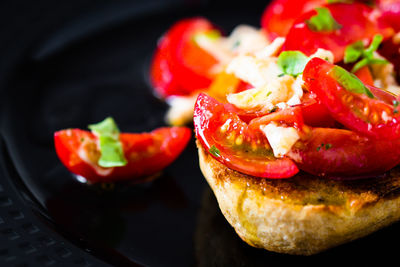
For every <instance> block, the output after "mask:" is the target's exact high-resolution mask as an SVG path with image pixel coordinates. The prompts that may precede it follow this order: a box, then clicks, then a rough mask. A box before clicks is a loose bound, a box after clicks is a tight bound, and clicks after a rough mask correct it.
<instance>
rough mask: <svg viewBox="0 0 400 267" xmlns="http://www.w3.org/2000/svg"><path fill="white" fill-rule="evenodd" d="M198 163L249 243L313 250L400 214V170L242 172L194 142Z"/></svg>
mask: <svg viewBox="0 0 400 267" xmlns="http://www.w3.org/2000/svg"><path fill="white" fill-rule="evenodd" d="M197 145H198V151H199V160H200V168H201V170H202V172H203V174H204V176H205V178H206V179H207V181H208V183H209V185H210V186H211V188H212V190H213V191H214V194H215V195H216V198H217V200H218V204H219V207H220V209H221V211H222V213H223V214H224V216H225V218H226V219H227V220H228V222H229V223H230V224H231V225H232V226H233V227H234V229H235V230H236V232H237V234H238V235H239V236H240V237H241V238H242V239H243V240H244V241H245V242H247V243H248V244H249V245H251V246H254V247H259V248H264V249H267V250H270V251H275V252H280V253H287V254H295V255H311V254H316V253H318V252H321V251H323V250H326V249H328V248H331V247H334V246H337V245H339V244H342V243H345V242H349V241H351V240H354V239H357V238H360V237H363V236H366V235H368V234H370V233H372V232H374V231H376V230H378V229H380V228H382V227H384V226H387V225H389V224H391V223H393V222H395V221H397V220H399V218H400V169H398V168H395V169H393V170H392V171H391V172H390V173H389V174H388V175H387V176H385V177H380V178H373V179H364V180H354V181H338V180H331V179H326V178H325V179H324V178H320V177H315V176H312V175H309V174H306V173H300V174H298V175H296V176H295V177H293V178H290V179H263V178H257V177H253V176H249V175H245V174H242V173H240V172H237V171H235V170H232V169H229V168H227V167H226V166H225V165H223V164H221V163H219V162H218V161H216V160H215V159H214V158H213V157H212V156H210V155H209V154H208V153H207V152H206V151H205V150H204V148H203V147H202V146H201V145H200V144H199V143H198V144H197Z"/></svg>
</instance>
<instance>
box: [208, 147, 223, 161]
mask: <svg viewBox="0 0 400 267" xmlns="http://www.w3.org/2000/svg"><path fill="white" fill-rule="evenodd" d="M208 152H210V153H211V155H213V156H214V157H216V158H219V157H221V152H220V151H219V149H218V148H216V146H214V145H212V146H211V147H210V149H209V150H208Z"/></svg>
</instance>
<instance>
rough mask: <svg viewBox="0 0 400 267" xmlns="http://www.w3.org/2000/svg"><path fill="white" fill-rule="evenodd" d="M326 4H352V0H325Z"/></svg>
mask: <svg viewBox="0 0 400 267" xmlns="http://www.w3.org/2000/svg"><path fill="white" fill-rule="evenodd" d="M326 2H327V3H328V4H336V3H344V4H352V3H354V1H353V0H327V1H326Z"/></svg>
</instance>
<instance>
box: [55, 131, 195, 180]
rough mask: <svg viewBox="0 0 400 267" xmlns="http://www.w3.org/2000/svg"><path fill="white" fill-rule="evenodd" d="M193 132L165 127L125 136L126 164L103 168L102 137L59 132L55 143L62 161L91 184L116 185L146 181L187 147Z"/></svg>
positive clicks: (122, 135) (86, 132)
mask: <svg viewBox="0 0 400 267" xmlns="http://www.w3.org/2000/svg"><path fill="white" fill-rule="evenodd" d="M190 136H191V131H190V129H189V128H186V127H164V128H159V129H156V130H154V131H152V132H150V133H121V134H120V135H119V141H120V142H121V144H122V150H123V155H124V157H125V159H126V164H125V165H123V166H115V167H108V168H107V167H102V166H100V165H99V163H98V162H99V158H100V156H101V151H100V150H99V145H98V141H99V138H98V137H97V136H96V135H95V134H94V133H92V132H90V131H85V130H80V129H67V130H61V131H58V132H55V134H54V143H55V148H56V152H57V155H58V157H59V158H60V160H61V162H62V163H63V164H64V165H65V167H67V168H68V170H70V171H71V172H72V173H74V174H77V175H80V176H82V177H84V178H85V179H86V180H87V181H89V182H92V183H95V182H114V181H120V180H130V179H136V178H142V177H145V176H149V175H152V174H155V173H157V172H159V171H161V170H162V169H164V168H165V167H167V166H168V165H170V164H171V163H172V162H173V161H174V160H175V159H176V158H177V157H178V156H179V155H180V154H181V152H182V151H183V149H184V148H185V147H186V145H187V143H188V141H189V139H190Z"/></svg>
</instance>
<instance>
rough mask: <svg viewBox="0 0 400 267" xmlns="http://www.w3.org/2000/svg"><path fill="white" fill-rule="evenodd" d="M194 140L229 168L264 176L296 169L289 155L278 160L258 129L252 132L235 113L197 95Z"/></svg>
mask: <svg viewBox="0 0 400 267" xmlns="http://www.w3.org/2000/svg"><path fill="white" fill-rule="evenodd" d="M193 120H194V127H195V131H196V136H197V139H198V140H199V141H200V143H201V144H202V146H203V147H204V148H205V149H206V150H207V151H208V152H209V153H210V155H212V156H213V157H214V158H215V159H216V160H218V161H219V162H221V163H223V164H224V165H225V166H227V167H228V168H231V169H234V170H237V171H239V172H242V173H245V174H249V175H253V176H256V177H265V178H288V177H292V176H293V175H295V174H296V173H297V172H298V168H297V167H296V165H295V164H294V162H293V161H292V160H290V159H288V158H280V159H277V158H275V157H274V155H273V151H272V149H271V147H270V146H269V143H268V140H267V138H266V137H265V136H264V135H263V134H262V133H261V131H253V130H251V129H250V128H249V127H248V125H247V124H246V123H245V122H243V121H242V120H241V119H240V118H239V117H238V116H237V115H236V114H235V113H232V112H229V111H228V110H227V109H226V108H225V106H224V105H223V104H222V103H220V102H218V101H217V100H215V99H214V98H212V97H210V96H207V95H206V94H203V93H202V94H200V95H199V97H198V98H197V101H196V105H195V110H194V118H193Z"/></svg>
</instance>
